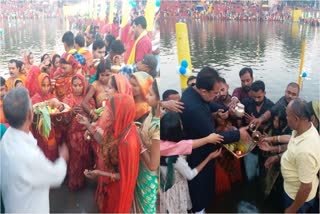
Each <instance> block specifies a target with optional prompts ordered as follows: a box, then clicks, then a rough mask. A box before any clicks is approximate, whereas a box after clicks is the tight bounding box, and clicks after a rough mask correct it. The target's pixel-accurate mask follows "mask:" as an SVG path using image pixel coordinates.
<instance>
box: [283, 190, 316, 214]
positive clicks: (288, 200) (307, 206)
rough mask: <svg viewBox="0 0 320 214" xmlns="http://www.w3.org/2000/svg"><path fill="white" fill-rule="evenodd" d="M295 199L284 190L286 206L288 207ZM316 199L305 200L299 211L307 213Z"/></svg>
mask: <svg viewBox="0 0 320 214" xmlns="http://www.w3.org/2000/svg"><path fill="white" fill-rule="evenodd" d="M293 201H294V200H292V199H291V198H290V197H289V196H288V194H287V193H286V192H284V208H285V209H287V208H288V207H289V206H290V205H291V204H292V203H293ZM314 201H315V199H312V200H311V201H308V202H305V203H304V204H303V205H302V206H301V207H300V208H299V209H298V210H297V213H306V212H307V211H308V209H310V208H311V207H312V206H313V204H314Z"/></svg>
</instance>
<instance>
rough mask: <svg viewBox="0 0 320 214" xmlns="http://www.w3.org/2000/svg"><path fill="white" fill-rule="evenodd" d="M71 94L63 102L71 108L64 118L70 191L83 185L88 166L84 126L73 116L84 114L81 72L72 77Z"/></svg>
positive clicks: (83, 87)
mask: <svg viewBox="0 0 320 214" xmlns="http://www.w3.org/2000/svg"><path fill="white" fill-rule="evenodd" d="M71 85H72V94H69V95H68V96H67V97H66V98H65V99H64V103H66V104H68V105H69V106H70V107H71V108H72V110H71V111H72V113H71V115H69V117H68V118H66V122H67V123H68V130H67V145H68V148H69V156H70V158H69V160H70V161H69V164H68V171H67V175H68V187H69V189H70V190H71V191H75V190H78V189H81V188H82V187H84V185H85V176H84V174H83V172H84V170H85V169H88V168H89V167H90V161H91V158H90V144H89V143H88V142H86V140H85V138H84V133H85V131H86V127H85V126H84V125H82V124H79V123H78V121H77V119H76V118H75V117H74V116H75V114H77V113H80V114H82V115H86V114H85V113H84V111H83V109H82V107H81V102H82V100H83V98H84V96H85V93H86V81H85V78H84V77H83V76H82V75H81V74H76V75H75V76H73V77H72V80H71Z"/></svg>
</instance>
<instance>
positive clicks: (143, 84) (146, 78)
mask: <svg viewBox="0 0 320 214" xmlns="http://www.w3.org/2000/svg"><path fill="white" fill-rule="evenodd" d="M132 76H134V77H135V78H136V80H137V82H138V83H139V85H140V89H141V93H142V96H143V97H144V100H145V101H144V102H141V103H136V117H135V120H139V119H140V118H141V117H142V116H143V115H145V114H147V113H149V112H150V110H151V107H150V106H149V104H148V103H147V102H146V97H147V94H148V93H149V90H150V88H151V86H152V83H153V78H152V77H151V76H150V75H149V74H148V73H146V72H143V71H138V72H135V73H133V74H132ZM141 122H143V121H141Z"/></svg>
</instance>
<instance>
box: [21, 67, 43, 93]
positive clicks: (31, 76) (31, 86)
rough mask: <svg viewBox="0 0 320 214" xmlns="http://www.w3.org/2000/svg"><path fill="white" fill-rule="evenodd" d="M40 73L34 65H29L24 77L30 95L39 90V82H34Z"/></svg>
mask: <svg viewBox="0 0 320 214" xmlns="http://www.w3.org/2000/svg"><path fill="white" fill-rule="evenodd" d="M40 74H41V71H40V68H39V67H38V66H36V65H33V66H31V68H30V71H29V73H28V75H27V78H26V84H25V85H26V88H27V89H28V90H29V95H30V97H33V95H35V94H36V93H39V92H40V88H39V84H37V83H36V82H35V80H37V79H38V76H39V75H40Z"/></svg>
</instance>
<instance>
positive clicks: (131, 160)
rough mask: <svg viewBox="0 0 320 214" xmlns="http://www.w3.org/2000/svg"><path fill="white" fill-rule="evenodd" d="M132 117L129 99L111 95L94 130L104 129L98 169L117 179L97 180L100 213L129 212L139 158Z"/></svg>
mask: <svg viewBox="0 0 320 214" xmlns="http://www.w3.org/2000/svg"><path fill="white" fill-rule="evenodd" d="M124 107H125V108H124ZM134 116H135V104H134V100H133V98H132V97H131V96H128V95H125V94H115V95H114V97H113V98H111V99H110V101H108V102H107V103H106V107H105V110H104V112H103V114H102V115H101V117H100V118H99V120H98V122H97V127H99V128H101V129H102V130H104V134H103V139H104V140H103V144H102V145H101V146H99V149H98V157H99V158H98V163H97V166H98V169H100V170H103V171H107V172H117V171H118V172H119V174H120V180H116V181H112V179H111V178H109V177H105V176H99V177H98V187H97V192H96V200H97V204H98V206H99V209H100V212H102V213H104V212H106V213H118V212H120V213H129V212H130V209H131V206H132V201H133V195H134V188H135V186H136V179H137V176H138V169H139V157H140V144H139V140H138V133H137V130H136V127H135V125H134V123H133V121H134Z"/></svg>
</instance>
